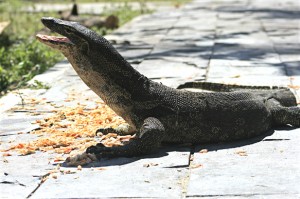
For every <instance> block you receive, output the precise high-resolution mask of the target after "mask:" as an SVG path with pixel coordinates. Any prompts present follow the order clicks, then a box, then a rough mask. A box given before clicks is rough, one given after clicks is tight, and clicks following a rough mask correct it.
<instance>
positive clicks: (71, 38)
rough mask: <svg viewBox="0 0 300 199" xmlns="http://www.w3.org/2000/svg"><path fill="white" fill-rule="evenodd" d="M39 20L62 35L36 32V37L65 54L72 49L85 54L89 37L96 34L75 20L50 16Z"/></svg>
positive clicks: (88, 44)
mask: <svg viewBox="0 0 300 199" xmlns="http://www.w3.org/2000/svg"><path fill="white" fill-rule="evenodd" d="M41 21H42V23H43V24H44V25H45V26H46V27H47V28H49V29H50V30H51V31H53V32H55V33H58V34H60V35H62V36H63V37H60V36H48V35H41V34H38V35H36V37H37V39H38V40H39V41H40V42H42V43H44V44H46V45H48V46H50V47H52V48H54V49H57V50H59V51H61V52H62V53H63V54H65V55H66V54H69V53H70V52H74V51H81V52H82V53H85V54H87V53H88V52H89V46H90V43H91V42H92V41H91V40H92V39H91V38H94V37H93V35H95V34H96V33H94V32H93V31H91V30H89V29H87V28H85V27H84V26H82V25H80V24H79V23H77V22H71V21H64V20H60V19H56V18H52V17H43V18H42V19H41ZM97 36H98V35H97Z"/></svg>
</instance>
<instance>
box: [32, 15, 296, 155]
mask: <svg viewBox="0 0 300 199" xmlns="http://www.w3.org/2000/svg"><path fill="white" fill-rule="evenodd" d="M42 22H43V24H44V25H45V26H47V27H48V28H49V29H51V30H52V31H54V32H57V33H59V34H61V35H63V36H65V37H66V38H60V39H58V38H57V37H53V36H52V37H51V36H45V35H37V38H38V39H39V40H40V41H41V42H42V43H45V44H47V45H49V46H50V47H52V48H55V49H58V50H60V51H61V52H62V53H63V54H64V55H65V56H66V57H67V59H68V60H69V61H70V63H71V64H72V66H73V68H74V69H75V71H76V72H77V73H78V75H79V76H80V78H81V79H82V80H83V81H84V82H85V83H86V84H87V85H88V86H89V87H90V88H91V89H92V90H93V91H94V92H95V93H96V94H98V95H99V96H100V97H101V98H102V99H103V100H104V101H105V102H106V103H107V105H108V106H110V107H111V108H112V109H113V110H114V111H115V112H116V113H117V114H118V115H120V116H121V117H123V118H124V119H125V120H126V121H127V122H128V123H129V124H130V127H131V128H130V129H129V131H130V132H135V133H136V135H137V136H136V137H137V139H135V140H132V141H131V142H130V143H129V144H127V145H125V146H120V147H111V148H106V147H103V145H101V144H98V145H96V146H93V147H90V148H88V149H87V152H88V153H95V154H97V156H98V157H99V158H101V157H114V156H127V157H132V156H138V155H142V154H149V153H153V152H154V151H155V150H157V149H158V148H159V145H160V143H161V142H170V143H215V142H224V141H233V140H239V139H246V138H250V137H253V136H257V135H260V134H263V133H265V132H266V131H268V130H269V129H271V128H272V127H274V126H278V125H285V124H291V125H293V126H296V127H298V126H300V109H299V108H298V107H296V100H295V97H294V95H293V94H292V92H291V91H289V90H288V89H287V88H275V89H269V90H267V89H266V87H262V88H257V87H256V88H251V87H247V86H246V87H244V86H232V87H230V86H226V85H222V84H218V85H213V84H212V83H206V84H207V85H206V89H210V90H215V91H216V90H217V91H226V92H215V93H201V92H189V91H185V90H179V89H173V88H169V87H167V86H164V85H162V84H159V83H156V82H153V81H151V80H149V79H148V78H147V77H145V76H143V75H142V74H140V73H139V72H138V71H136V70H135V69H134V68H133V67H132V66H131V65H130V64H129V63H128V62H127V61H126V60H125V59H124V58H123V57H122V56H121V55H120V54H119V53H118V52H117V51H116V49H115V48H114V47H113V46H112V45H111V44H110V43H109V42H108V41H107V40H106V39H104V38H103V37H102V36H100V35H97V34H96V33H95V32H93V31H91V30H89V29H87V28H85V27H83V26H81V25H80V24H78V23H74V22H68V21H63V20H59V19H55V18H42ZM209 85H210V86H209ZM212 85H213V86H212ZM119 133H124V132H119Z"/></svg>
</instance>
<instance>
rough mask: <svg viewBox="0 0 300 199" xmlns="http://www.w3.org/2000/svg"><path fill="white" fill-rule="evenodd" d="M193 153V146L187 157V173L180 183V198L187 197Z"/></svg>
mask: <svg viewBox="0 0 300 199" xmlns="http://www.w3.org/2000/svg"><path fill="white" fill-rule="evenodd" d="M194 152H195V146H194V145H193V146H192V147H191V151H190V155H189V162H188V168H187V169H188V172H187V175H186V176H185V177H184V178H183V179H182V181H181V187H182V192H181V198H185V197H186V195H187V189H188V185H189V182H190V178H191V165H192V164H193V160H194Z"/></svg>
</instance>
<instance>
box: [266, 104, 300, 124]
mask: <svg viewBox="0 0 300 199" xmlns="http://www.w3.org/2000/svg"><path fill="white" fill-rule="evenodd" d="M267 106H268V107H269V109H270V111H271V114H272V120H273V125H275V126H282V125H287V124H290V125H292V126H294V127H300V107H297V106H291V107H285V106H282V105H281V104H280V103H279V102H278V101H277V100H275V99H271V100H268V102H267Z"/></svg>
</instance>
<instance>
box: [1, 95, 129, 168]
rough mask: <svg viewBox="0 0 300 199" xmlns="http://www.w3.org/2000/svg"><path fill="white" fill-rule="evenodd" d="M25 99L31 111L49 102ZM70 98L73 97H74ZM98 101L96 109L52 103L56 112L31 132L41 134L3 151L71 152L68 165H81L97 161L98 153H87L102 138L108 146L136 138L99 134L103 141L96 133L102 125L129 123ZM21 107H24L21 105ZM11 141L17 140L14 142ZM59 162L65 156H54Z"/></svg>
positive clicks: (112, 125)
mask: <svg viewBox="0 0 300 199" xmlns="http://www.w3.org/2000/svg"><path fill="white" fill-rule="evenodd" d="M24 100H25V105H26V106H27V105H28V104H30V107H29V108H30V109H32V110H34V107H32V105H34V104H41V103H44V104H47V105H49V102H47V101H45V100H46V99H43V100H39V99H24ZM67 100H71V98H68V99H67ZM96 103H97V104H96V105H95V106H93V108H91V106H86V105H82V104H79V103H78V104H77V105H76V106H75V107H62V106H57V105H56V104H53V103H52V104H50V105H52V107H53V108H54V110H52V111H51V112H52V113H53V115H52V116H50V117H47V118H44V119H39V120H36V121H35V122H34V123H35V124H38V125H39V126H40V128H39V129H37V130H34V131H32V132H30V133H31V134H36V135H38V138H37V139H36V140H34V141H31V142H29V143H19V144H16V145H13V146H11V147H10V148H9V149H7V150H5V151H4V152H8V151H10V150H15V151H17V152H18V153H19V154H22V155H29V154H32V153H35V151H41V152H51V153H53V152H55V153H58V154H69V157H68V158H67V160H66V162H67V164H68V166H78V165H85V164H88V163H90V162H93V161H96V160H97V158H96V156H94V155H92V154H85V153H84V151H85V150H86V148H88V147H90V146H92V145H96V144H97V143H98V142H100V141H101V142H102V143H103V144H104V146H106V147H113V146H121V145H123V143H124V142H128V141H129V140H130V139H133V138H134V136H132V135H125V136H118V135H117V134H115V133H109V134H107V135H100V136H101V137H100V140H99V139H98V138H95V132H96V130H97V129H99V128H111V127H112V128H115V127H118V126H119V125H128V124H126V123H125V121H124V120H123V119H122V118H121V117H119V116H118V115H117V114H116V113H114V112H113V111H112V110H111V109H110V108H109V107H108V106H107V105H105V104H104V102H103V101H97V102H96ZM54 106H55V107H54ZM19 109H20V110H24V108H22V107H21V106H20V107H19ZM16 110H18V108H16ZM33 113H34V112H33ZM10 143H15V141H12V142H10ZM78 154H79V155H78ZM80 154H81V155H80ZM60 161H64V158H63V157H60V158H55V159H54V162H60Z"/></svg>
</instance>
